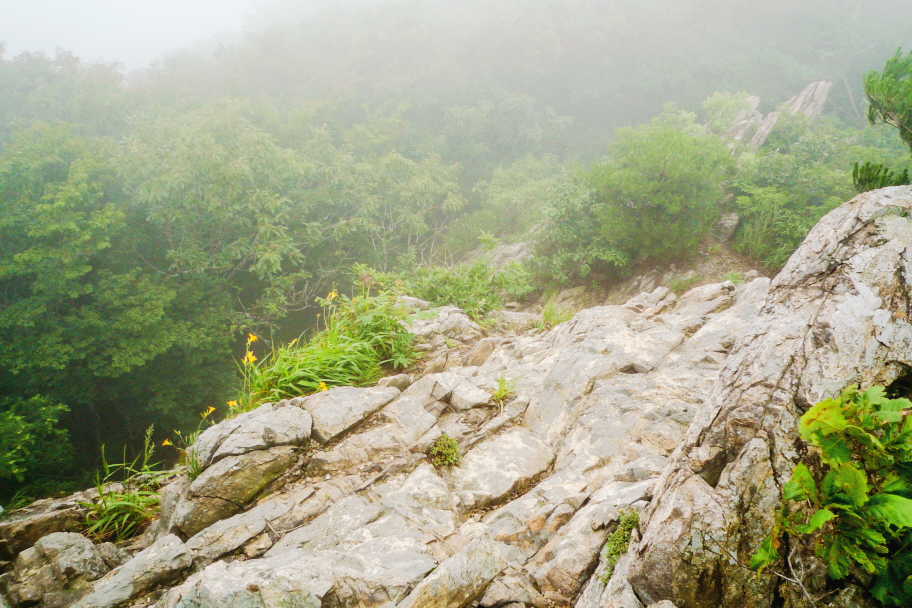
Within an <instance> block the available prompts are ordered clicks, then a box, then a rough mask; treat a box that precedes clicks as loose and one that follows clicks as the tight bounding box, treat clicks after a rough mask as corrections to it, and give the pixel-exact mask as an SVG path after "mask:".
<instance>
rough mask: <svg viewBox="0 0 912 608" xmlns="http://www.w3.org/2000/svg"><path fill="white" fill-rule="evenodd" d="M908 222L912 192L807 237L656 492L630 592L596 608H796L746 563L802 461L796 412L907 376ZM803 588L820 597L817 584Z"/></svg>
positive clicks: (629, 578)
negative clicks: (659, 607)
mask: <svg viewBox="0 0 912 608" xmlns="http://www.w3.org/2000/svg"><path fill="white" fill-rule="evenodd" d="M910 216H912V189H910V188H909V187H905V186H904V187H896V188H886V189H883V190H879V191H874V192H869V193H865V194H862V195H860V196H858V197H856V198H855V199H853V200H852V201H850V202H848V203H846V204H845V205H843V206H842V207H840V208H838V209H836V210H834V211H832V212H831V213H829V214H828V215H827V216H826V217H824V218H823V219H822V220H821V221H820V223H819V224H818V225H817V226H816V227H815V228H814V229H813V230H812V231H811V233H810V234H809V235H808V237H807V239H806V240H805V242H804V243H803V244H802V245H801V247H800V248H799V249H798V250H797V251H796V252H795V253H794V254H793V255H792V257H791V259H790V260H789V262H788V264H787V265H786V266H785V268H784V269H783V270H782V271H781V272H780V274H779V275H778V276H777V277H776V279H775V280H774V281H773V283H772V285H771V289H770V293H769V297H768V299H767V301H766V304H765V305H764V307H763V309H762V311H761V312H760V314H759V316H758V317H757V318H756V320H754V321H753V322H752V323H751V324H750V325H749V327H748V328H747V329H746V330H745V331H744V332H743V333H741V334H740V336H739V337H738V338H737V340H736V341H735V344H734V346H733V349H732V354H731V355H730V356H729V358H728V360H727V361H726V363H725V367H724V369H722V370H721V372H720V374H719V378H718V381H717V382H716V383H715V385H714V387H713V389H712V392H711V393H710V395H709V398H708V399H707V400H706V402H705V403H704V404H703V406H702V407H701V408H700V410H699V412H698V413H697V416H696V418H695V419H694V421H693V424H692V425H691V426H690V428H689V430H688V431H687V434H686V435H685V437H684V440H683V441H682V442H681V444H680V445H679V446H678V448H677V449H676V450H675V452H674V454H673V456H672V458H671V460H672V464H671V466H670V467H669V468H668V469H666V471H665V472H664V473H663V475H662V477H661V479H660V481H659V482H658V485H657V487H656V490H655V497H656V498H655V500H654V502H653V504H652V505H651V506H650V508H649V510H648V511H647V517H648V523H647V525H645V526H644V527H641V530H643V538H642V540H641V542H639V544H638V545H637V546H636V547H635V548H634V552H633V555H632V559H631V563H630V565H629V571H628V572H627V575H626V581H622V582H621V583H619V584H615V580H614V579H613V580H612V585H609V589H608V590H606V593H605V595H604V597H602V598H601V600H600V601H601V603H600V604H598V605H600V606H612V607H614V606H617V607H619V606H625V607H627V606H631V607H632V606H635V605H637V604H635V603H631V601H630V597H631V595H630V593H629V591H628V590H631V589H632V591H633V592H634V593H635V596H636V597H637V598H639V601H640V602H644V603H645V605H649V604H652V603H659V602H665V601H673V602H674V604H675V605H676V606H678V607H679V608H710V607H712V608H716V607H720V608H728V607H730V608H736V607H737V608H753V607H758V608H759V607H764V608H766V607H768V606H771V605H773V599H774V597H776V596H778V597H780V598H784V599H785V602H786V603H785V605H803V604H801V602H802V601H803V600H802V599H801V595H800V594H801V591H800V590H799V589H798V588H797V587H795V586H792V585H791V584H789V583H787V582H784V581H782V580H781V579H777V578H776V577H775V575H773V574H772V573H770V572H769V570H767V571H766V572H765V573H764V574H763V575H762V576H759V577H758V576H757V575H756V574H755V573H754V572H752V571H750V570H749V569H747V568H745V567H744V566H743V565H741V564H746V563H748V561H749V560H750V556H751V554H752V553H753V551H754V549H755V548H756V547H757V546H758V544H759V543H760V540H761V539H762V538H763V537H764V536H765V535H766V534H767V533H768V532H769V530H770V528H771V526H772V523H773V517H774V513H775V512H776V511H777V510H778V509H779V508H780V498H779V497H780V495H781V494H780V490H781V486H782V484H783V483H784V482H785V481H786V480H788V478H789V477H790V475H791V471H792V469H793V467H794V465H795V463H796V462H798V461H799V459H800V458H799V454H798V453H797V451H796V446H798V445H799V442H798V440H797V437H798V434H797V423H798V419H799V417H800V416H801V414H802V413H803V412H804V411H806V410H807V408H809V407H810V406H811V405H812V404H814V403H816V402H818V401H820V400H822V399H824V398H828V397H833V396H835V395H837V394H838V393H839V392H840V391H841V389H843V388H844V387H845V386H847V385H849V384H860V385H862V386H863V387H867V386H870V385H873V384H884V385H889V384H890V383H892V382H893V381H895V380H896V379H897V378H899V377H900V376H902V375H904V374H907V373H908V371H909V369H910V368H912V325H910V323H909V319H910V315H912V288H910V285H912V219H910ZM694 338H697V336H696V335H695V336H694ZM798 557H802V556H800V555H799V556H798ZM805 557H806V556H805ZM618 576H619V574H616V575H615V579H617V578H618ZM628 583H629V587H628V586H627V584H628ZM804 583H805V585H806V586H807V587H808V588H809V590H810V591H811V592H812V593H821V592H823V590H824V585H825V581H824V580H823V578H822V574H820V573H813V574H809V575H808V576H807V580H805V582H804ZM850 595H852V590H851V589H849V590H847V592H846V593H843V594H842V595H840V596H839V597H848V596H850ZM832 601H833V602H836V603H834V604H833V605H840V606H841V605H850V604H843V603H839V602H841V601H842V600H838V599H834V600H832Z"/></svg>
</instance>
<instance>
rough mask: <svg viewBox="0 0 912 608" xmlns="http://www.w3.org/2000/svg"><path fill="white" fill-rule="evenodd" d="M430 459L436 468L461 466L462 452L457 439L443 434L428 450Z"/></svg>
mask: <svg viewBox="0 0 912 608" xmlns="http://www.w3.org/2000/svg"><path fill="white" fill-rule="evenodd" d="M428 458H430V459H431V464H433V465H434V466H435V467H445V466H447V467H448V466H459V463H461V462H462V452H461V451H460V450H459V443H457V441H456V439H454V438H453V437H450V436H449V435H447V434H446V433H443V434H442V435H440V437H438V438H437V440H436V441H434V443H433V444H432V445H431V447H430V449H428Z"/></svg>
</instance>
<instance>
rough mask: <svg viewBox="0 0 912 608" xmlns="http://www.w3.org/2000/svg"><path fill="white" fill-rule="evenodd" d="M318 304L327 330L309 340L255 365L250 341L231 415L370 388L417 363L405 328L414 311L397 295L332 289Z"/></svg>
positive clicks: (284, 347) (278, 349) (282, 348)
mask: <svg viewBox="0 0 912 608" xmlns="http://www.w3.org/2000/svg"><path fill="white" fill-rule="evenodd" d="M319 301H320V305H321V306H322V307H323V311H324V312H323V317H324V319H326V326H325V328H324V329H323V330H322V331H319V332H317V333H316V334H315V335H314V336H313V337H311V338H310V339H309V340H304V339H303V338H299V339H296V340H292V341H291V342H289V343H288V344H284V345H282V346H278V347H276V348H274V349H273V350H272V352H270V353H269V354H268V355H267V356H266V357H264V358H263V360H262V361H259V362H257V358H256V356H254V354H253V352H252V351H251V350H250V344H251V340H250V339H248V350H247V354H246V355H245V356H244V358H243V359H242V361H241V372H242V374H243V376H244V386H243V389H242V394H241V395H240V397H239V398H238V399H237V400H235V401H231V402H229V405H230V406H231V409H232V411H233V412H235V413H240V412H245V411H249V410H251V409H253V408H255V407H257V406H259V405H260V404H262V403H267V402H276V401H279V400H280V399H287V398H291V397H297V396H300V395H306V394H309V393H314V392H318V391H323V390H327V389H328V388H331V387H333V386H363V385H367V384H372V383H373V382H376V381H377V380H378V379H380V378H382V377H383V376H384V370H383V367H384V366H390V367H393V368H401V367H406V366H408V365H409V364H410V363H411V362H412V361H414V360H415V358H416V355H415V351H414V350H413V349H412V343H413V341H414V338H415V337H414V335H412V334H411V333H409V332H408V330H407V329H406V328H405V325H404V322H405V321H407V319H408V318H409V317H410V316H411V314H412V311H410V310H409V309H407V308H405V307H404V306H402V305H401V304H399V302H398V296H397V295H396V294H394V293H392V292H381V293H379V294H378V295H375V296H372V295H370V293H369V291H368V290H367V288H363V289H362V292H361V294H360V295H357V296H354V297H352V298H349V297H348V296H345V295H342V294H339V293H337V292H336V291H335V290H333V291H332V292H330V294H329V295H328V296H327V297H326V298H321V299H320V300H319ZM252 341H256V339H254V340H252Z"/></svg>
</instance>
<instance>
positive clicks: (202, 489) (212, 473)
mask: <svg viewBox="0 0 912 608" xmlns="http://www.w3.org/2000/svg"><path fill="white" fill-rule="evenodd" d="M297 459H298V455H297V451H296V449H295V448H294V447H291V446H282V447H276V448H269V449H268V450H257V451H254V452H248V453H247V454H242V455H240V456H229V457H227V458H224V459H222V460H220V461H218V462H217V463H215V464H214V465H212V466H210V467H209V468H207V469H206V470H205V471H203V472H202V474H201V475H200V476H199V477H197V478H196V479H194V480H193V482H192V483H191V484H190V485H189V486H188V487H187V489H186V490H185V492H184V494H183V495H182V496H181V498H180V500H179V501H178V503H177V505H176V506H175V507H174V513H173V515H172V516H171V521H170V525H171V529H172V530H179V531H180V532H181V533H182V534H184V535H186V536H193V535H195V534H196V533H197V532H200V531H202V530H204V529H206V528H208V527H209V526H210V525H212V524H214V523H215V522H217V521H218V520H220V519H224V518H226V517H230V516H232V515H234V514H235V513H237V512H239V511H241V510H242V509H243V508H244V507H245V506H246V505H247V503H249V502H250V501H251V500H252V499H253V498H254V497H255V496H256V495H257V494H258V493H259V492H260V491H261V490H262V489H263V488H265V487H266V485H267V484H269V483H270V482H271V481H273V480H274V479H276V478H277V477H278V476H279V475H281V474H282V473H283V472H284V471H285V470H286V469H288V467H290V466H291V465H292V464H294V463H295V462H296V461H297Z"/></svg>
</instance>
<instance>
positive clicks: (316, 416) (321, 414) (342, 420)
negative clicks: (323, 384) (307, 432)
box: [301, 386, 400, 443]
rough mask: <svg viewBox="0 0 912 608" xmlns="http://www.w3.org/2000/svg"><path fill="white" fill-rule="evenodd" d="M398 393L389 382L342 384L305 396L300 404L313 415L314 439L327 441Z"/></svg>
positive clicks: (386, 402) (322, 441)
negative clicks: (358, 385) (376, 384)
mask: <svg viewBox="0 0 912 608" xmlns="http://www.w3.org/2000/svg"><path fill="white" fill-rule="evenodd" d="M399 393H400V392H399V389H397V388H394V387H392V386H375V387H372V388H356V387H353V386H342V387H338V388H332V389H330V390H328V391H324V392H322V393H317V394H315V395H311V396H309V397H307V398H305V399H304V400H303V401H301V407H303V408H304V409H305V410H307V411H308V412H310V415H311V416H312V417H313V437H314V439H316V440H317V441H319V442H320V443H327V442H329V441H332V440H333V439H335V438H336V437H338V436H340V435H342V434H343V433H345V432H346V431H347V430H349V429H350V428H352V427H353V426H355V425H357V424H359V423H360V422H362V421H364V420H365V419H366V418H368V417H369V416H370V415H371V414H373V413H374V412H376V411H377V410H379V409H380V408H382V407H383V406H384V405H386V404H388V403H389V402H390V401H392V400H393V399H395V398H396V397H398V396H399Z"/></svg>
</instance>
